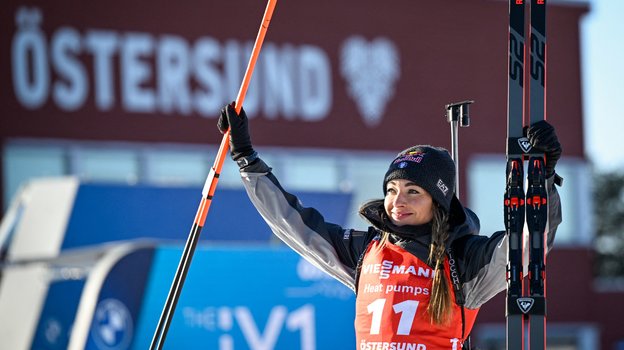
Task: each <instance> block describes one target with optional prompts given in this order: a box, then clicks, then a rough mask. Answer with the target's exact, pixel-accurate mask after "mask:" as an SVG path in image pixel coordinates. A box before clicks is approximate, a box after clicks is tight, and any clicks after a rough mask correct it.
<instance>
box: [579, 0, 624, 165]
mask: <svg viewBox="0 0 624 350" xmlns="http://www.w3.org/2000/svg"><path fill="white" fill-rule="evenodd" d="M582 2H585V3H589V5H590V7H591V9H590V12H589V13H588V14H587V15H586V16H585V18H584V19H583V20H582V22H581V35H582V36H581V45H582V47H581V50H582V52H581V58H582V70H583V105H584V107H583V108H584V111H583V112H584V117H585V153H586V155H587V156H588V159H590V160H591V161H592V162H593V164H594V165H595V166H596V169H597V170H599V171H620V172H624V47H623V45H624V19H623V18H622V16H623V15H624V1H623V0H589V1H582Z"/></svg>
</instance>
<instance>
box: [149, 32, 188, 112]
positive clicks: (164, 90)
mask: <svg viewBox="0 0 624 350" xmlns="http://www.w3.org/2000/svg"><path fill="white" fill-rule="evenodd" d="M189 51H190V50H189V47H188V44H187V43H186V41H184V39H182V38H179V37H174V36H170V35H167V36H164V37H163V38H162V39H161V40H160V42H159V45H158V52H157V53H158V56H156V57H157V59H158V60H157V68H158V69H157V73H156V77H157V78H158V84H157V86H158V102H159V106H160V110H161V111H162V112H164V113H168V114H170V113H172V112H180V113H181V114H184V115H188V114H190V113H191V96H190V93H189V90H188V89H189V85H190V79H189V71H190V67H189V66H190V64H189Z"/></svg>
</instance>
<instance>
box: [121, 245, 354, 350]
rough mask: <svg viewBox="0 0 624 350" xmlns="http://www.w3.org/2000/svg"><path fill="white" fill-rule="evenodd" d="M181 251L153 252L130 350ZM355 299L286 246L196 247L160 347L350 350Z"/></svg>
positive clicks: (141, 342)
mask: <svg viewBox="0 0 624 350" xmlns="http://www.w3.org/2000/svg"><path fill="white" fill-rule="evenodd" d="M181 254H182V249H181V248H180V247H171V248H166V247H163V248H158V249H157V250H156V253H155V255H154V263H153V265H152V270H151V273H150V276H149V279H148V282H147V286H146V292H145V295H144V299H143V306H142V308H141V312H140V314H139V317H138V321H137V326H136V328H135V330H136V336H135V339H134V342H133V344H132V347H131V348H132V349H137V350H138V349H147V348H149V345H150V342H151V340H152V336H153V334H154V331H155V329H156V325H157V323H158V318H159V317H160V314H161V311H162V308H163V306H164V303H165V300H166V297H167V293H168V291H169V288H170V286H171V282H172V280H173V275H174V273H175V269H176V268H177V265H178V262H179V259H180V256H181ZM354 308H355V295H354V294H353V292H352V291H351V290H350V289H349V288H347V287H345V286H344V285H342V284H341V283H339V282H338V281H336V280H334V279H333V278H331V277H329V276H328V275H326V274H325V273H323V272H321V271H320V270H318V269H317V268H316V267H314V266H312V265H311V264H309V263H308V262H307V261H305V260H303V259H302V258H300V257H299V256H298V255H297V254H296V253H294V252H293V251H291V250H290V249H289V248H286V247H235V248H232V247H227V248H223V247H200V248H198V249H197V250H196V252H195V256H194V258H193V263H192V266H191V268H190V270H189V273H188V275H187V278H186V281H185V284H184V289H183V291H182V293H181V296H180V300H179V302H178V305H177V307H176V312H175V315H174V317H173V320H172V323H171V327H170V328H169V332H168V334H167V338H166V342H165V348H166V349H197V348H202V349H218V350H241V349H250V350H280V349H282V350H296V349H301V350H315V349H353V348H354V347H355V335H354V331H353V320H354Z"/></svg>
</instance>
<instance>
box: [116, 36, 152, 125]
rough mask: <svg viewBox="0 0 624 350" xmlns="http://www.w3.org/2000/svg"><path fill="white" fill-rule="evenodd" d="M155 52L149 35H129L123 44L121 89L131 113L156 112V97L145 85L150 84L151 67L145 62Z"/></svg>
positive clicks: (125, 103)
mask: <svg viewBox="0 0 624 350" xmlns="http://www.w3.org/2000/svg"><path fill="white" fill-rule="evenodd" d="M153 51H154V40H153V39H152V37H151V36H150V35H149V34H144V33H128V34H126V36H125V37H124V38H123V39H122V42H121V88H122V97H123V98H122V101H123V105H124V107H125V108H126V109H127V110H128V111H130V112H144V113H148V112H154V110H155V107H156V106H155V105H156V96H155V95H154V91H152V90H149V89H148V88H146V87H145V86H144V85H145V84H146V83H148V82H150V78H151V76H150V73H151V70H150V67H149V65H148V64H147V62H146V61H145V58H147V57H148V56H149V55H150V54H151V53H152V52H153Z"/></svg>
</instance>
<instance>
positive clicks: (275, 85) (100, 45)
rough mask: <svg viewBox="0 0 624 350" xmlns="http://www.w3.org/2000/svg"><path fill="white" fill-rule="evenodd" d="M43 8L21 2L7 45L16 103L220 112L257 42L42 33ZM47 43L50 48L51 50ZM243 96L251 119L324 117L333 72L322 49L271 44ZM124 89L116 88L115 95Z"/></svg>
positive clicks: (308, 119) (108, 33)
mask: <svg viewBox="0 0 624 350" xmlns="http://www.w3.org/2000/svg"><path fill="white" fill-rule="evenodd" d="M42 17H43V16H42V12H41V11H40V10H39V9H37V8H26V7H21V8H19V9H18V10H17V12H16V14H15V21H16V24H17V31H16V32H15V34H14V36H13V40H12V46H11V62H12V67H11V71H12V78H13V86H14V90H15V91H14V93H15V96H16V98H17V101H18V102H19V103H20V104H21V105H22V106H23V107H25V108H28V109H37V108H41V107H42V106H43V105H44V104H45V103H47V102H48V101H50V102H52V103H53V104H54V105H55V106H56V107H58V108H59V109H62V110H71V111H76V110H80V109H81V108H84V106H85V104H86V103H87V101H89V100H90V99H89V97H90V94H92V97H93V101H94V104H95V108H96V109H97V110H99V111H109V110H112V109H114V108H115V107H120V108H121V109H122V110H123V111H125V112H129V113H154V112H159V113H164V114H172V115H192V114H197V115H199V116H201V117H206V118H216V117H217V116H218V112H219V109H220V108H221V107H222V106H223V104H225V103H229V102H231V101H234V99H235V97H237V96H238V94H237V93H238V92H239V88H240V85H241V81H242V79H243V75H244V72H246V68H247V63H248V60H249V57H250V54H251V50H252V47H253V42H251V41H248V42H245V43H241V42H238V41H235V40H227V41H225V43H223V44H221V43H219V42H218V41H217V40H215V39H214V38H210V37H202V38H199V39H197V40H196V41H194V42H190V41H188V39H186V38H183V37H180V36H175V35H167V34H160V35H158V36H157V37H156V36H154V35H152V34H150V33H142V32H125V33H123V32H115V31H111V30H102V29H93V28H89V29H87V30H85V31H84V32H80V31H78V30H77V29H75V28H72V27H61V28H58V29H56V30H55V31H53V32H52V33H51V34H50V35H49V37H50V41H49V42H48V41H47V39H46V37H47V36H46V33H44V32H43V31H42V29H41V23H42V21H43V19H42ZM48 45H49V52H48ZM251 78H252V79H251V80H250V81H249V82H248V83H249V85H248V89H247V93H246V95H245V96H241V97H245V100H244V106H245V110H246V111H247V115H248V116H249V117H250V118H253V117H254V116H255V115H260V114H261V115H263V116H265V117H266V118H269V119H271V120H278V119H282V120H286V121H297V120H299V121H306V122H319V121H322V120H323V119H324V118H326V117H327V116H328V113H329V111H330V109H331V104H332V94H333V91H332V72H331V65H330V61H329V58H328V55H327V53H326V52H325V51H324V50H323V49H321V48H320V47H317V46H312V45H301V46H295V45H292V44H283V45H281V46H277V45H276V44H272V43H265V45H264V48H263V50H262V53H261V55H260V57H259V60H258V61H257V64H256V67H255V70H254V72H253V76H252V77H251ZM117 90H118V91H117Z"/></svg>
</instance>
